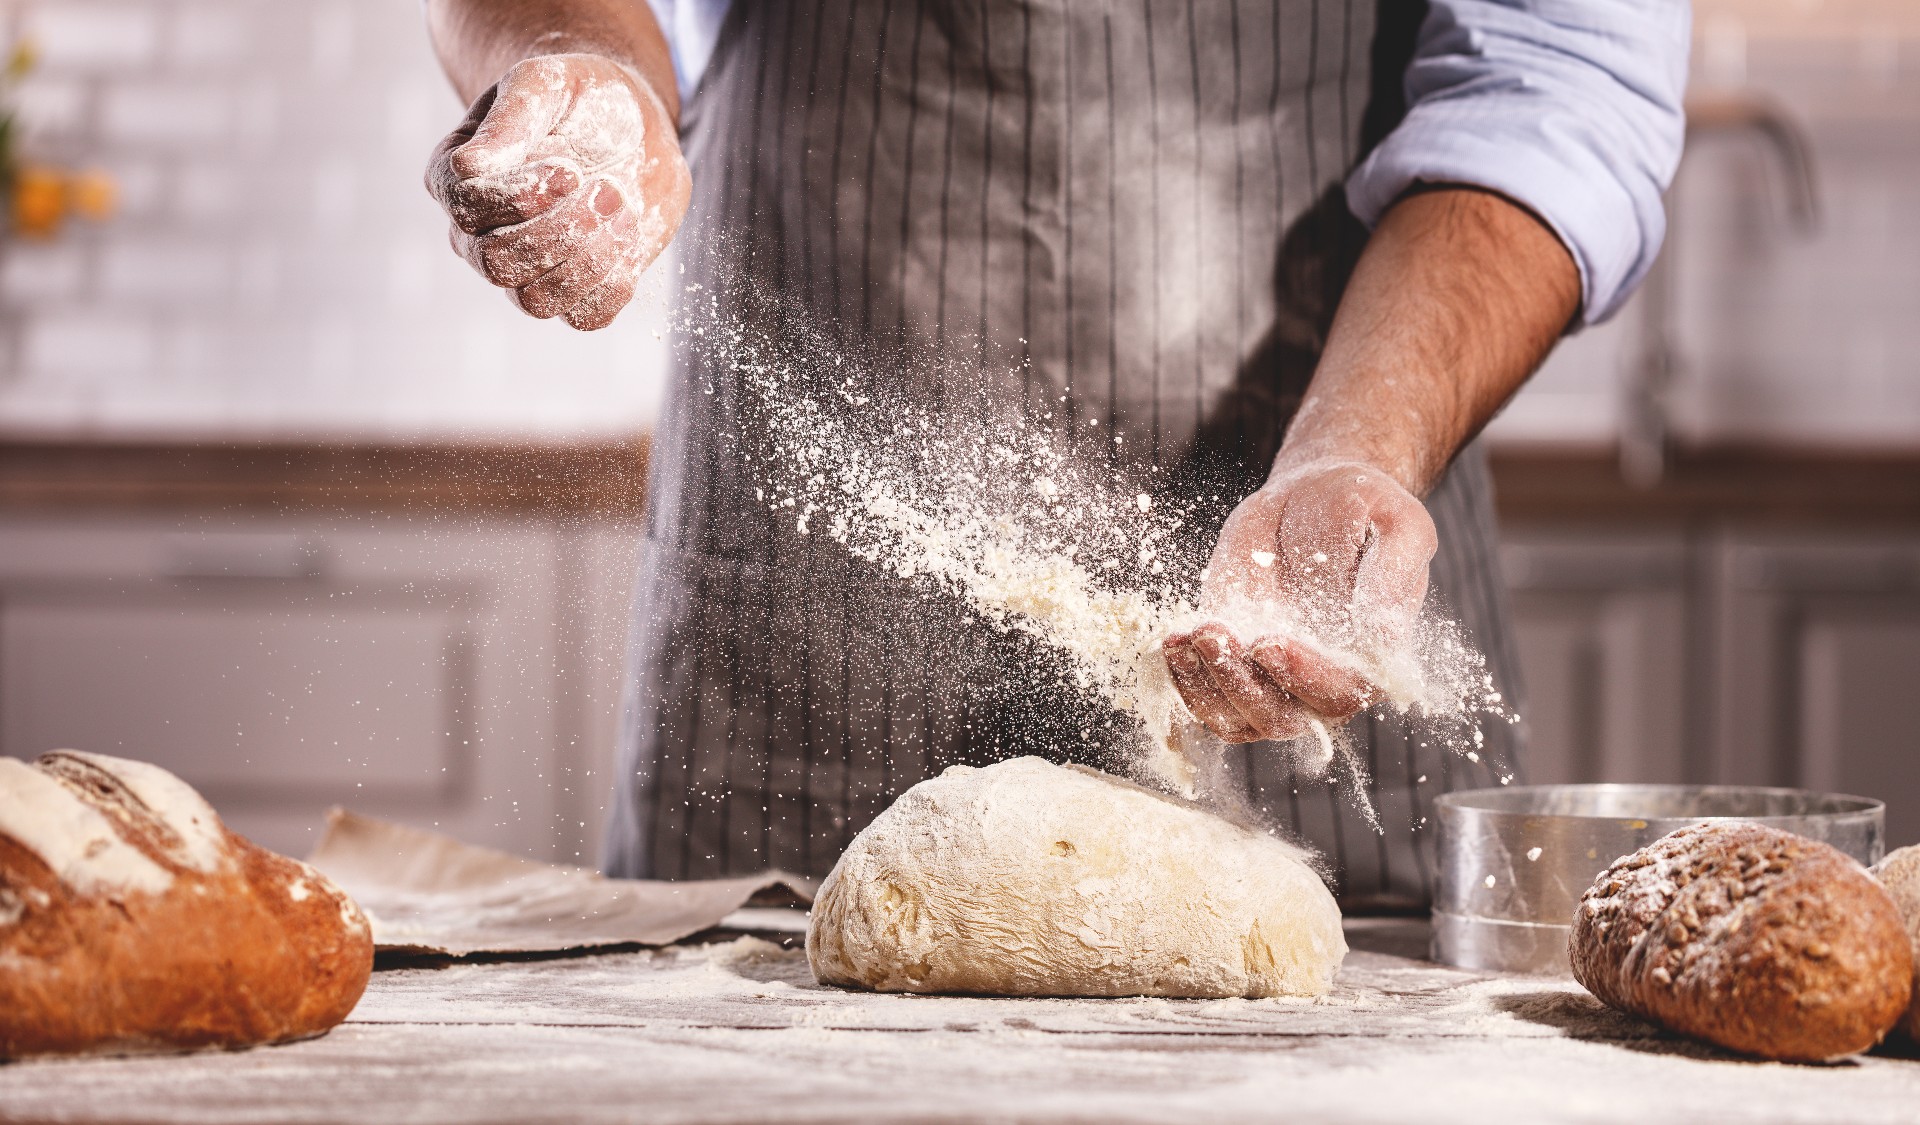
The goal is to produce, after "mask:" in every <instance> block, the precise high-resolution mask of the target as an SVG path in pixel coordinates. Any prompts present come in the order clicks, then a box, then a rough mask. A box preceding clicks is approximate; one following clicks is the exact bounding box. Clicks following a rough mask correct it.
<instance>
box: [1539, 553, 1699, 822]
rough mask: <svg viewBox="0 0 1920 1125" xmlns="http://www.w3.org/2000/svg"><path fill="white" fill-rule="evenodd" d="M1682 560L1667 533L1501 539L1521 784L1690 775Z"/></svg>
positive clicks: (1650, 779)
mask: <svg viewBox="0 0 1920 1125" xmlns="http://www.w3.org/2000/svg"><path fill="white" fill-rule="evenodd" d="M1686 559H1687V555H1686V547H1685V544H1684V543H1683V542H1682V541H1681V540H1680V539H1679V538H1678V537H1677V536H1675V537H1673V538H1671V539H1667V538H1653V539H1648V538H1621V537H1613V536H1606V535H1602V534H1596V533H1593V532H1558V533H1556V532H1553V531H1541V530H1523V531H1520V532H1516V533H1513V534H1510V535H1509V537H1508V540H1507V542H1506V543H1505V545H1504V546H1503V548H1502V552H1501V565H1502V568H1503V569H1504V570H1505V572H1506V575H1507V581H1508V584H1509V586H1510V588H1511V589H1512V591H1513V603H1514V628H1515V633H1516V641H1517V643H1518V647H1519V652H1520V659H1521V673H1522V675H1523V676H1524V678H1525V682H1524V684H1523V685H1522V691H1523V696H1522V719H1523V721H1524V722H1525V723H1526V730H1527V749H1528V761H1527V763H1526V769H1525V776H1526V779H1527V781H1528V782H1530V783H1532V784H1537V785H1551V784H1563V783H1571V782H1598V781H1608V782H1680V781H1685V780H1687V779H1688V777H1689V774H1690V772H1691V771H1690V767H1689V763H1688V760H1687V755H1686V753H1685V749H1686V746H1685V742H1686V729H1687V713H1686V704H1687V694H1686V686H1685V685H1686V680H1687V665H1688V662H1687V625H1686V622H1687V617H1688V604H1689V599H1688V595H1687V588H1686V576H1687V566H1686Z"/></svg>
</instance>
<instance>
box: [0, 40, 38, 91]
mask: <svg viewBox="0 0 1920 1125" xmlns="http://www.w3.org/2000/svg"><path fill="white" fill-rule="evenodd" d="M39 62H40V48H39V46H38V45H37V44H35V43H34V41H33V40H31V39H22V40H20V41H19V42H18V43H15V44H14V45H13V53H12V54H10V55H8V56H7V67H6V75H7V80H8V81H9V82H18V81H20V79H22V78H24V77H26V75H27V72H28V71H30V70H32V69H33V68H34V67H35V66H36V65H38V63H39Z"/></svg>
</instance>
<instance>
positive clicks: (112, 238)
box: [0, 0, 661, 438]
mask: <svg viewBox="0 0 1920 1125" xmlns="http://www.w3.org/2000/svg"><path fill="white" fill-rule="evenodd" d="M21 33H27V34H31V35H32V36H33V38H34V40H35V42H36V43H37V44H38V46H39V47H40V49H41V53H42V60H43V61H42V66H41V68H40V70H39V71H38V72H37V73H36V74H35V75H34V76H33V77H32V78H31V79H30V80H29V82H28V83H27V84H26V87H25V88H24V89H23V90H22V92H21V94H22V96H21V105H22V110H23V114H24V116H25V119H26V123H27V127H28V132H29V136H30V146H31V148H30V153H31V154H32V155H34V156H37V157H39V158H41V159H45V160H50V161H54V162H58V163H63V164H69V165H73V166H80V167H101V168H104V169H106V170H108V171H109V172H110V173H111V174H112V175H113V176H114V178H115V180H116V181H117V183H118V185H119V190H120V213H119V215H118V217H117V218H116V219H115V220H114V221H113V222H111V223H109V224H106V225H104V226H102V227H98V228H91V227H87V226H84V225H79V226H72V227H69V229H68V230H67V231H66V232H65V233H64V234H63V235H62V236H61V237H60V238H59V239H58V240H57V241H55V242H51V243H24V242H16V243H12V244H0V435H4V434H6V433H35V434H49V433H51V434H61V433H64V434H85V435H91V436H113V435H121V436H153V435H160V436H164V435H176V436H199V435H209V434H232V435H237V436H250V437H269V436H276V435H277V436H353V435H374V436H381V437H390V438H411V437H459V436H474V437H507V438H513V437H521V438H542V437H556V438H557V437H566V436H586V435H607V434H623V433H630V432H632V431H634V430H637V429H639V428H641V427H642V426H644V424H645V422H646V421H647V419H649V418H650V417H651V415H652V412H653V404H654V400H655V398H656V396H657V393H658V384H659V372H660V362H661V352H660V349H659V346H658V344H657V342H656V341H655V339H654V335H653V331H652V327H653V321H652V320H649V319H648V316H647V314H645V313H644V312H639V310H636V311H635V312H630V313H629V314H628V315H627V316H626V317H623V318H622V320H621V322H620V324H618V325H616V326H615V328H613V329H611V330H609V331H607V332H601V333H597V334H594V335H590V336H583V335H581V334H579V333H575V332H572V331H571V330H568V329H566V328H564V327H562V326H560V325H557V324H554V323H541V322H535V321H531V320H528V319H526V318H525V317H522V316H521V315H520V314H518V313H517V312H515V311H514V310H513V309H512V308H511V307H510V306H509V305H508V304H507V302H506V301H505V299H504V298H503V297H502V296H501V295H500V294H499V292H498V291H496V290H494V289H492V288H491V287H489V286H487V285H485V284H484V283H482V282H481V281H480V280H479V279H478V278H477V277H476V276H474V274H473V272H472V271H471V269H469V267H467V266H466V265H465V264H464V263H463V262H461V261H459V260H458V259H456V258H455V257H454V256H453V255H452V254H451V253H450V252H448V250H447V249H446V234H445V220H444V219H443V218H442V217H441V215H440V214H439V212H438V210H437V208H435V206H434V204H433V203H432V201H431V200H429V199H428V198H427V197H426V195H425V193H424V192H423V191H422V189H421V186H420V179H421V171H422V169H423V167H424V165H425V162H426V157H427V153H428V152H429V151H430V150H431V148H432V147H433V145H434V143H435V142H436V141H438V140H439V138H440V136H441V134H442V133H443V132H444V131H445V130H447V129H449V128H451V127H452V126H453V125H454V124H455V123H456V122H457V121H458V120H459V118H460V116H461V108H462V107H461V106H460V105H459V104H458V102H457V101H456V100H455V98H454V97H453V95H452V93H451V92H450V91H449V90H448V89H447V87H446V84H445V82H444V80H443V79H442V78H441V76H440V73H439V68H438V66H437V64H436V63H435V62H434V60H433V57H432V54H431V52H430V51H429V49H428V47H427V43H426V34H425V31H424V30H423V28H422V26H421V23H420V13H419V8H418V5H417V4H414V3H409V2H405V0H401V2H396V0H324V2H318V0H306V2H302V3H286V2H274V3H263V2H261V0H0V34H3V35H5V36H6V37H7V40H8V41H11V39H12V37H13V36H15V35H18V34H21ZM636 313H638V315H636Z"/></svg>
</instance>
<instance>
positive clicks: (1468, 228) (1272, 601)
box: [1165, 186, 1580, 742]
mask: <svg viewBox="0 0 1920 1125" xmlns="http://www.w3.org/2000/svg"><path fill="white" fill-rule="evenodd" d="M1579 307H1580V274H1579V271H1578V270H1577V269H1576V268H1575V266H1574V261H1573V258H1572V256H1571V255H1569V254H1568V252H1567V250H1566V248H1565V247H1564V246H1562V245H1561V243H1560V240H1559V239H1558V238H1557V237H1556V236H1555V235H1554V233H1553V232H1552V231H1551V230H1550V229H1549V228H1548V227H1547V226H1546V224H1545V223H1543V222H1541V221H1540V220H1539V219H1537V218H1535V217H1534V216H1533V214H1532V213H1531V212H1529V211H1527V210H1526V209H1524V208H1522V207H1520V206H1518V205H1516V204H1514V203H1513V202H1511V201H1510V200H1507V199H1505V198H1503V197H1501V196H1499V195H1495V194H1493V193H1491V192H1487V191H1481V190H1478V189H1473V188H1455V187H1445V186H1431V187H1423V188H1420V189H1418V190H1414V191H1411V192H1409V194H1408V195H1407V196H1406V197H1405V198H1403V199H1402V200H1401V201H1400V202H1399V203H1396V204H1395V205H1394V206H1393V209H1392V210H1390V211H1388V212H1387V214H1386V216H1385V218H1383V219H1382V220H1381V222H1380V226H1379V228H1378V229H1376V230H1375V231H1374V232H1373V237H1372V238H1371V239H1370V240H1369V241H1368V243H1367V248H1366V251H1365V252H1364V253H1363V254H1361V256H1360V262H1359V264H1358V265H1357V266H1356V267H1355V269H1354V273H1353V280H1352V281H1351V282H1350V283H1349V284H1348V286H1347V291H1346V295H1345V296H1344V297H1343V298H1342V299H1341V301H1340V307H1339V309H1338V311H1337V312H1336V313H1335V315H1334V320H1333V327H1332V330H1331V331H1330V332H1329V333H1328V336H1327V347H1326V351H1325V352H1324V353H1323V354H1322V355H1321V357H1320V365H1319V367H1318V368H1316V369H1315V371H1314V374H1313V383H1312V384H1311V385H1310V386H1309V387H1308V388H1307V395H1306V398H1305V400H1304V401H1302V402H1301V404H1300V409H1299V411H1298V412H1297V413H1295V415H1294V418H1293V422H1292V424H1291V425H1290V426H1288V428H1287V437H1286V442H1285V444H1284V445H1283V446H1282V447H1281V450H1280V456H1279V458H1278V459H1277V461H1276V463H1275V466H1274V471H1273V475H1272V476H1271V477H1270V478H1269V479H1268V483H1267V485H1266V487H1264V488H1262V489H1261V490H1260V491H1259V492H1256V493H1254V494H1253V495H1252V496H1250V497H1248V498H1247V499H1246V500H1245V501H1243V502H1242V503H1241V504H1240V506H1239V507H1238V508H1237V509H1235V510H1234V513H1233V515H1232V516H1231V517H1230V518H1229V519H1228V520H1227V525H1226V528H1225V529H1224V530H1223V531H1222V532H1221V533H1220V543H1219V546H1218V547H1216V548H1215V550H1214V554H1213V562H1212V564H1211V565H1210V566H1209V568H1208V573H1207V581H1206V582H1205V583H1203V585H1202V590H1201V608H1202V609H1203V610H1208V611H1210V612H1213V613H1216V614H1220V615H1222V616H1226V617H1231V618H1233V619H1235V620H1239V621H1242V622H1246V621H1253V622H1259V621H1262V620H1267V621H1273V620H1276V619H1278V620H1283V621H1288V623H1289V624H1290V625H1291V626H1292V628H1294V629H1302V628H1303V629H1304V630H1305V631H1306V632H1307V633H1308V634H1309V635H1310V636H1311V637H1312V638H1313V639H1314V640H1316V641H1318V642H1319V643H1320V645H1323V646H1325V649H1324V650H1323V649H1321V648H1320V647H1318V646H1316V645H1314V644H1311V643H1303V642H1302V641H1300V640H1298V639H1294V638H1293V637H1291V636H1289V637H1285V638H1282V637H1279V636H1276V635H1272V634H1270V633H1268V632H1266V631H1265V630H1261V629H1259V628H1257V627H1256V628H1255V629H1253V630H1251V632H1252V633H1253V635H1252V636H1237V635H1235V633H1234V632H1233V631H1232V630H1230V629H1228V628H1227V626H1226V625H1225V624H1223V623H1220V622H1218V621H1216V622H1212V623H1209V624H1206V625H1203V626H1201V627H1200V628H1198V629H1195V630H1194V631H1193V632H1191V633H1185V634H1176V635H1174V636H1171V637H1168V638H1167V640H1166V642H1165V649H1166V658H1167V670H1168V671H1169V672H1170V673H1171V674H1172V676H1173V680H1174V683H1175V684H1176V685H1177V686H1178V687H1179V689H1180V694H1181V695H1182V696H1183V697H1184V698H1185V699H1186V702H1187V707H1188V708H1189V709H1190V710H1192V711H1193V713H1194V717H1196V718H1198V719H1199V720H1200V721H1201V722H1203V723H1205V724H1206V725H1207V726H1208V727H1210V728H1212V730H1213V732H1214V733H1215V734H1217V735H1219V736H1220V737H1221V738H1224V739H1226V740H1227V741H1229V742H1252V741H1255V740H1257V739H1263V738H1279V739H1286V738H1296V737H1298V736H1299V735H1301V734H1303V733H1305V731H1306V728H1307V721H1308V719H1309V718H1312V717H1315V716H1318V717H1321V718H1326V719H1344V718H1346V717H1348V716H1349V715H1352V714H1354V713H1355V712H1356V711H1358V710H1360V708H1362V707H1365V706H1366V705H1367V704H1368V703H1370V702H1372V701H1373V699H1374V698H1375V697H1376V696H1377V695H1378V693H1379V691H1380V685H1379V684H1377V683H1375V682H1373V677H1374V676H1377V675H1379V674H1380V673H1381V672H1382V671H1383V670H1384V669H1385V667H1386V666H1387V665H1388V664H1389V662H1390V660H1391V658H1392V657H1393V656H1394V655H1396V654H1397V653H1398V651H1399V650H1401V649H1402V648H1403V647H1404V645H1405V642H1406V640H1407V636H1408V631H1409V630H1410V629H1412V628H1413V626H1414V625H1415V623H1416V622H1417V621H1418V619H1419V613H1420V604H1421V602H1422V601H1424V600H1425V598H1426V591H1427V563H1428V562H1429V561H1430V560H1431V559H1432V558H1433V555H1434V551H1435V549H1436V546H1437V542H1438V540H1437V538H1436V536H1435V533H1434V526H1433V520H1432V518H1431V517H1430V516H1428V515H1427V511H1426V509H1425V508H1423V507H1422V506H1421V504H1420V501H1419V500H1417V499H1415V494H1424V493H1425V492H1426V490H1427V489H1430V488H1432V487H1433V486H1434V484H1435V483H1436V482H1437V481H1438V480H1439V479H1440V474H1441V473H1443V472H1445V471H1446V466H1447V463H1448V462H1449V461H1450V460H1452V458H1453V455H1454V453H1455V452H1456V451H1458V450H1459V449H1460V447H1461V446H1463V445H1465V444H1466V443H1467V442H1468V441H1469V440H1471V439H1472V437H1473V435H1474V434H1476V433H1478V432H1479V430H1480V427H1481V426H1483V425H1485V424H1486V422H1487V419H1489V418H1491V417H1493V414H1494V412H1495V411H1496V410H1498V409H1499V408H1500V405H1501V404H1502V403H1504V402H1505V401H1506V400H1507V399H1508V397H1509V396H1511V395H1512V394H1513V392H1514V391H1515V390H1517V389H1519V387H1520V384H1521V383H1523V382H1525V381H1526V378H1527V376H1528V375H1531V374H1532V373H1533V370H1534V368H1536V367H1538V366H1539V364H1540V361H1541V360H1543V359H1545V358H1546V355H1547V352H1548V351H1549V350H1550V349H1551V348H1552V346H1553V342H1554V341H1555V340H1556V339H1558V338H1559V335H1560V332H1561V330H1562V329H1564V328H1565V327H1566V325H1567V323H1568V322H1569V320H1571V319H1572V317H1573V315H1574V314H1575V313H1576V312H1577V311H1578V310H1579ZM1263 560H1264V561H1263ZM1330 653H1331V654H1333V655H1330ZM1342 654H1344V655H1346V656H1348V657H1350V658H1354V657H1357V659H1348V660H1342V659H1339V656H1340V655H1342ZM1369 668H1370V669H1372V672H1371V673H1369V671H1368V669H1369Z"/></svg>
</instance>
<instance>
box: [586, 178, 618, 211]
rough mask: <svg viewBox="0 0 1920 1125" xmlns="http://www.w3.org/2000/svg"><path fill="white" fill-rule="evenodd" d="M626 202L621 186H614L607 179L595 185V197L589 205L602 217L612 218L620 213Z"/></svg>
mask: <svg viewBox="0 0 1920 1125" xmlns="http://www.w3.org/2000/svg"><path fill="white" fill-rule="evenodd" d="M624 202H625V200H623V199H621V198H620V189H619V188H617V187H614V186H613V185H612V184H610V183H608V182H607V181H605V180H601V181H600V182H599V183H598V184H596V185H594V189H593V199H592V200H591V201H590V202H589V203H588V206H590V207H592V208H593V211H594V214H596V215H599V216H600V217H601V218H603V219H611V218H613V217H614V216H615V215H617V214H619V213H620V207H621V205H622V204H623V203H624Z"/></svg>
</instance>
